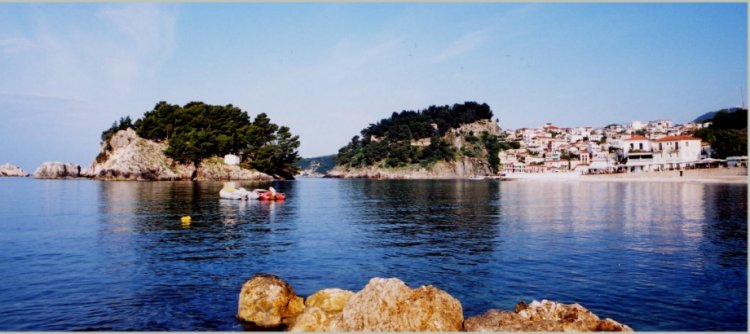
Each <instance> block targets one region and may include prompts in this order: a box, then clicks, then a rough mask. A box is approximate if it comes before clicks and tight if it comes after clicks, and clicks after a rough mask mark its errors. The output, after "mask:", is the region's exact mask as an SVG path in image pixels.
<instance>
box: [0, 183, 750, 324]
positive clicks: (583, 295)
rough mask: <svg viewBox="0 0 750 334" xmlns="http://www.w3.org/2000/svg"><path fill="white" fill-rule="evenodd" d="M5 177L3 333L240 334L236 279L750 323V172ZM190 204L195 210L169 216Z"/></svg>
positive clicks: (482, 307)
mask: <svg viewBox="0 0 750 334" xmlns="http://www.w3.org/2000/svg"><path fill="white" fill-rule="evenodd" d="M240 185H241V186H244V187H246V188H248V189H252V188H266V187H268V186H273V187H274V188H276V189H277V190H279V191H281V192H284V193H286V195H287V199H286V200H285V201H283V202H270V203H269V202H259V201H254V200H251V201H233V200H222V199H220V198H219V196H218V193H219V190H220V189H221V187H222V183H221V182H136V181H132V182H130V181H95V180H35V179H31V178H0V330H3V331H73V330H87V331H93V330H96V331H242V330H245V329H246V328H245V327H243V325H242V324H241V323H240V322H239V321H238V320H237V318H236V312H237V304H238V295H239V291H240V287H241V286H242V283H243V282H244V281H246V280H247V279H249V278H250V277H252V276H253V275H254V274H256V273H268V274H273V275H276V276H279V277H280V278H282V279H283V280H285V281H287V282H289V284H290V285H291V286H292V287H293V288H294V290H295V291H296V293H297V294H298V295H300V296H303V297H304V296H309V295H311V294H312V293H314V292H316V291H318V290H320V289H324V288H334V287H335V288H341V289H347V290H352V291H358V290H360V289H362V288H363V287H364V286H365V285H366V284H367V283H368V281H369V280H370V279H371V278H374V277H396V278H399V279H401V280H402V281H404V282H405V283H406V284H407V285H409V286H410V287H418V286H421V285H433V286H435V287H437V288H439V289H442V290H445V291H446V292H448V293H449V294H451V295H452V296H454V297H455V298H457V299H458V300H459V301H460V302H461V304H462V307H463V311H464V317H465V318H468V317H471V316H476V315H480V314H482V313H484V312H485V311H487V310H489V309H504V310H512V309H513V308H514V306H515V305H516V303H518V302H520V301H524V302H526V303H530V302H531V301H533V300H542V299H547V300H553V301H557V302H562V303H579V304H581V305H583V306H584V307H586V308H587V309H589V310H591V311H592V312H594V313H595V314H596V315H598V316H599V317H601V318H612V319H614V320H616V321H618V322H621V323H624V324H626V325H629V326H630V327H632V328H633V329H635V330H637V331H747V330H748V318H747V314H748V309H747V300H748V296H747V287H748V280H747V272H748V267H747V249H748V247H747V240H748V238H747V224H748V217H747V212H748V208H747V202H748V198H747V184H709V183H697V182H674V183H672V182H653V183H646V182H607V181H601V182H598V181H597V182H576V181H551V182H534V181H498V180H345V179H300V180H295V181H283V182H280V181H276V182H272V183H260V184H258V183H250V182H240ZM183 216H190V217H191V218H192V223H191V224H189V225H184V224H182V223H181V222H180V218H181V217H183Z"/></svg>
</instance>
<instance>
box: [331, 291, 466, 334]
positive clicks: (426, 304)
mask: <svg viewBox="0 0 750 334" xmlns="http://www.w3.org/2000/svg"><path fill="white" fill-rule="evenodd" d="M463 320H464V316H463V309H462V307H461V302H459V301H458V300H457V299H455V298H453V297H452V296H451V295H449V294H448V293H447V292H445V291H443V290H440V289H437V288H434V287H432V286H429V285H428V286H421V287H419V288H417V289H410V288H409V287H408V286H406V284H404V282H402V281H401V280H399V279H397V278H387V279H386V278H373V279H371V280H370V282H369V283H368V284H367V286H365V288H364V289H362V290H361V291H359V292H357V293H356V294H354V296H352V297H351V298H350V299H349V301H348V302H347V303H346V305H345V306H344V310H343V312H342V319H341V322H340V323H339V324H337V326H336V330H338V331H368V332H373V331H375V332H397V331H405V332H425V331H430V332H435V331H437V332H457V331H460V330H461V326H462V323H463Z"/></svg>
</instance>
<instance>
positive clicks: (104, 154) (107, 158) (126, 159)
mask: <svg viewBox="0 0 750 334" xmlns="http://www.w3.org/2000/svg"><path fill="white" fill-rule="evenodd" d="M166 148H167V143H166V142H160V143H158V142H154V141H151V140H146V139H143V138H141V137H139V136H138V135H137V134H136V133H135V130H133V129H132V128H128V129H125V130H120V131H117V132H116V133H115V134H114V135H112V137H111V138H110V139H109V142H105V143H102V148H101V151H100V153H99V156H98V157H97V159H96V161H94V162H93V163H92V164H91V166H90V167H89V168H86V169H85V170H84V171H83V175H84V176H87V177H92V178H97V179H103V180H190V179H191V178H192V176H193V174H194V172H195V166H193V165H192V164H190V165H180V164H178V163H176V162H175V161H173V160H172V159H170V158H168V157H167V156H166V155H165V154H164V150H165V149H166Z"/></svg>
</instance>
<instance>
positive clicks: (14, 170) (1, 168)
mask: <svg viewBox="0 0 750 334" xmlns="http://www.w3.org/2000/svg"><path fill="white" fill-rule="evenodd" d="M0 176H20V177H26V176H29V173H26V171H24V170H23V169H21V167H18V166H16V165H11V164H9V163H5V164H2V165H0Z"/></svg>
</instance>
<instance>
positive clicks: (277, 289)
mask: <svg viewBox="0 0 750 334" xmlns="http://www.w3.org/2000/svg"><path fill="white" fill-rule="evenodd" d="M304 307H305V305H304V303H303V302H302V297H299V296H297V295H296V294H295V293H294V289H292V287H291V286H290V285H289V284H288V283H287V282H285V281H283V280H282V279H280V278H278V277H276V276H274V275H269V274H255V275H254V276H253V277H252V278H251V279H249V280H247V281H246V282H245V283H244V284H243V285H242V289H241V290H240V298H239V305H238V307H237V318H238V319H239V320H241V321H244V322H249V323H252V324H254V325H255V326H258V327H261V328H277V327H279V326H282V325H285V324H290V323H292V322H293V320H294V318H295V317H297V316H298V315H299V314H300V313H302V310H303V309H304Z"/></svg>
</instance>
